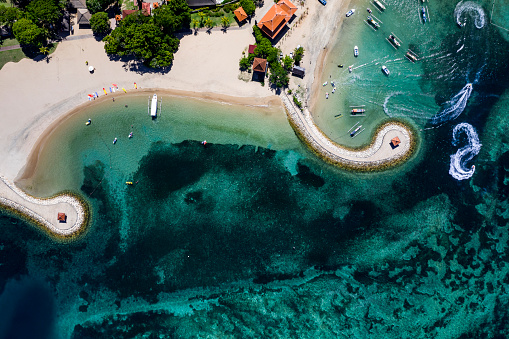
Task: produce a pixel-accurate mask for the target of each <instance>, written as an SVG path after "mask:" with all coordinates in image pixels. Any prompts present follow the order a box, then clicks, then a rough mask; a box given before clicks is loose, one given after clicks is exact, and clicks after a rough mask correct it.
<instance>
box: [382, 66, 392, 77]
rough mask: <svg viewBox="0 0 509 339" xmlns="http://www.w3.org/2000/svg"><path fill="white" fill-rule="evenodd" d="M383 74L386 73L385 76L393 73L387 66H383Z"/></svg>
mask: <svg viewBox="0 0 509 339" xmlns="http://www.w3.org/2000/svg"><path fill="white" fill-rule="evenodd" d="M382 72H384V74H385V75H389V74H391V72H390V71H389V69H388V68H387V67H385V66H382Z"/></svg>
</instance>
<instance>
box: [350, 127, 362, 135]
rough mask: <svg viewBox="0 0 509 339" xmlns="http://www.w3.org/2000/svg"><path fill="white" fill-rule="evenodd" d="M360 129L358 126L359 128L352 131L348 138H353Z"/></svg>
mask: <svg viewBox="0 0 509 339" xmlns="http://www.w3.org/2000/svg"><path fill="white" fill-rule="evenodd" d="M361 127H362V125H360V126H359V127H357V128H356V129H354V130H353V131H352V133H350V136H351V137H354V136H355V133H357V132H359V130H360V129H361Z"/></svg>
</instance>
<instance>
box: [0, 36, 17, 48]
mask: <svg viewBox="0 0 509 339" xmlns="http://www.w3.org/2000/svg"><path fill="white" fill-rule="evenodd" d="M14 45H19V42H18V40H16V39H14V38H7V39H2V40H0V47H7V46H14Z"/></svg>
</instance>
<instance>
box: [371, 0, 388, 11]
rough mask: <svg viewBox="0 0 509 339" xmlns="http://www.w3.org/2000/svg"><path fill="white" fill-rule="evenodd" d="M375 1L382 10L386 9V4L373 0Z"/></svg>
mask: <svg viewBox="0 0 509 339" xmlns="http://www.w3.org/2000/svg"><path fill="white" fill-rule="evenodd" d="M373 2H374V3H375V5H377V6H378V8H380V10H382V11H385V6H384V5H383V4H382V3H381V2H380V1H379V0H373Z"/></svg>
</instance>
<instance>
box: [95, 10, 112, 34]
mask: <svg viewBox="0 0 509 339" xmlns="http://www.w3.org/2000/svg"><path fill="white" fill-rule="evenodd" d="M90 27H91V28H92V32H94V34H106V33H108V32H109V31H110V30H111V27H110V20H109V19H108V14H107V13H105V12H97V13H94V14H92V17H91V18H90Z"/></svg>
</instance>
